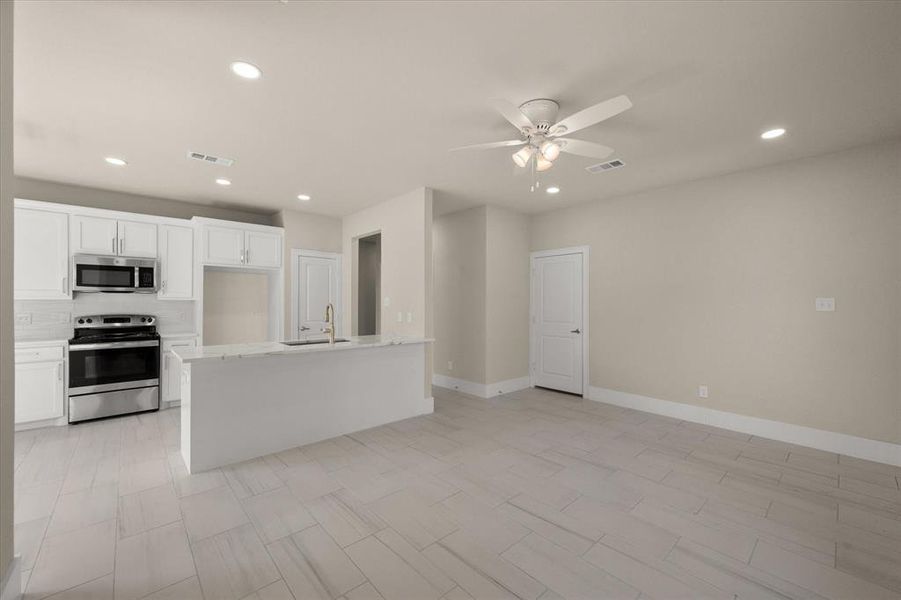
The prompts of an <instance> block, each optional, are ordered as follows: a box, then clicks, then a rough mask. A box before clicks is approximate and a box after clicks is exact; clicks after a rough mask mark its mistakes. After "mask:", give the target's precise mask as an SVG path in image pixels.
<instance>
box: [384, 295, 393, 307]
mask: <svg viewBox="0 0 901 600" xmlns="http://www.w3.org/2000/svg"><path fill="white" fill-rule="evenodd" d="M382 306H384V307H385V308H388V307H389V306H391V298H390V297H388V296H385V297H384V298H383V299H382Z"/></svg>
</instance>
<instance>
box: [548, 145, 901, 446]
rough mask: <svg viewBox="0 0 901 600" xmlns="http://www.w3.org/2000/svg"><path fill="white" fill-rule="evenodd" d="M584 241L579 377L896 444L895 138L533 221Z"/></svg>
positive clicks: (900, 417)
mask: <svg viewBox="0 0 901 600" xmlns="http://www.w3.org/2000/svg"><path fill="white" fill-rule="evenodd" d="M582 244H587V245H589V246H591V267H590V276H591V282H590V294H591V299H590V323H591V340H590V366H591V385H593V386H598V387H604V388H612V389H615V390H621V391H625V392H632V393H637V394H642V395H646V396H651V397H654V398H661V399H665V400H672V401H677V402H684V403H688V404H695V405H700V406H705V407H709V408H713V409H718V410H724V411H730V412H735V413H740V414H744V415H751V416H755V417H762V418H766V419H773V420H777V421H783V422H787V423H793V424H798V425H806V426H810V427H815V428H818V429H825V430H829V431H837V432H842V433H847V434H851V435H857V436H862V437H866V438H871V439H876V440H883V441H891V442H901V380H899V377H901V375H899V373H901V143H899V142H897V141H896V142H894V143H889V144H880V145H874V146H869V147H864V148H859V149H854V150H850V151H846V152H842V153H837V154H831V155H826V156H821V157H816V158H810V159H804V160H798V161H793V162H790V163H786V164H783V165H779V166H773V167H767V168H762V169H756V170H752V171H744V172H740V173H734V174H731V175H726V176H721V177H716V178H711V179H705V180H701V181H695V182H690V183H685V184H680V185H674V186H670V187H667V188H662V189H657V190H653V191H649V192H645V193H640V194H634V195H630V196H627V197H622V198H618V199H615V200H609V201H603V202H597V203H592V204H588V205H583V206H579V207H575V208H571V209H567V210H560V211H556V212H552V213H547V214H544V215H540V216H536V217H535V218H534V219H533V221H532V243H531V246H532V249H533V250H542V249H549V248H556V247H564V246H575V245H582ZM818 296H826V297H834V298H835V302H836V311H835V312H834V313H828V312H815V311H814V299H815V298H816V297H818ZM702 383H703V384H707V385H708V386H709V390H710V397H709V399H700V398H698V397H697V387H698V385H699V384H702Z"/></svg>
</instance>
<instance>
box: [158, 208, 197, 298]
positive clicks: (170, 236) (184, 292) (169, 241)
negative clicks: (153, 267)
mask: <svg viewBox="0 0 901 600" xmlns="http://www.w3.org/2000/svg"><path fill="white" fill-rule="evenodd" d="M159 250H160V291H159V297H160V298H162V299H165V300H190V299H191V298H193V297H194V229H193V228H191V227H181V226H179V225H161V226H160V241H159Z"/></svg>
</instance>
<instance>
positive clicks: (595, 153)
mask: <svg viewBox="0 0 901 600" xmlns="http://www.w3.org/2000/svg"><path fill="white" fill-rule="evenodd" d="M492 105H493V106H494V108H495V109H496V110H497V111H498V112H499V113H501V115H502V116H503V117H504V118H505V119H507V121H509V122H510V123H511V124H512V125H513V126H514V127H516V128H517V129H518V130H519V133H520V135H521V136H522V139H518V140H506V141H503V142H488V143H486V144H473V145H471V146H461V147H459V148H453V149H452V150H480V149H490V148H506V147H511V148H512V147H514V146H522V148H520V149H519V150H517V151H516V152H514V153H513V162H514V163H516V166H518V167H522V168H526V167H531V168H532V170H533V172H535V173H537V172H540V171H547V170H548V169H550V168H551V167H553V166H554V161H555V160H557V157H558V156H560V153H561V152H567V153H569V154H577V155H579V156H589V157H591V158H607V157H608V156H610V155H611V154H613V148H608V147H607V146H602V145H601V144H595V143H594V142H586V141H585V140H577V139H573V138H569V137H562V136H564V135H567V134H570V133H574V132H576V131H579V130H580V129H585V128H586V127H590V126H592V125H595V124H597V123H600V122H601V121H605V120H607V119H609V118H611V117H614V116H616V115H618V114H619V113H621V112H623V111H626V110H628V109H630V108H632V101H631V100H629V98H628V97H627V96H617V97H615V98H611V99H609V100H604V101H603V102H600V103H598V104H595V105H594V106H589V107H588V108H586V109H583V110H580V111H579V112H577V113H575V114H573V115H570V116H568V117H566V118H565V119H563V120H561V121H557V111H558V110H559V109H560V105H559V104H557V103H556V102H555V101H554V100H548V99H546V98H540V99H537V100H529V101H528V102H525V103H523V104H520V105H519V106H518V107H517V106H516V105H515V104H513V103H512V102H508V101H507V100H494V101H493V102H492ZM537 186H538V182H537V175H536V180H535V183H533V185H532V189H533V191H534V189H535V188H536V187H537Z"/></svg>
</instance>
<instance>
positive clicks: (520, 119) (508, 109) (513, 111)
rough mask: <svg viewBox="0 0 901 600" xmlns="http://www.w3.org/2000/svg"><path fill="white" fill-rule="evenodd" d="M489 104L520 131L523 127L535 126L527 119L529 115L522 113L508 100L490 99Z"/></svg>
mask: <svg viewBox="0 0 901 600" xmlns="http://www.w3.org/2000/svg"><path fill="white" fill-rule="evenodd" d="M491 106H493V107H494V110H496V111H497V112H499V113H501V115H503V117H504V118H505V119H507V120H508V121H510V123H511V124H512V125H513V126H514V127H516V128H517V129H519V130H520V131H522V130H523V129H525V128H534V127H535V125H534V124H533V123H532V121H530V120H529V117H527V116H525V115H524V114H522V111H521V110H519V107H518V106H516V105H515V104H513V103H512V102H510V101H508V100H504V99H502V98H498V99H495V100H492V101H491Z"/></svg>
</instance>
